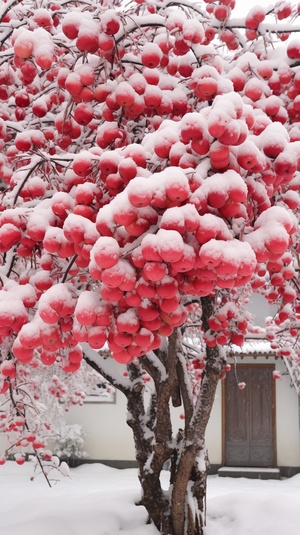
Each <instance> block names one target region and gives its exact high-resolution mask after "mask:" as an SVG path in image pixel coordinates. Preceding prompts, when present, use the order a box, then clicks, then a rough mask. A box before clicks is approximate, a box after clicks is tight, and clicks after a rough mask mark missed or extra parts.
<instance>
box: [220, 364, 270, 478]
mask: <svg viewBox="0 0 300 535" xmlns="http://www.w3.org/2000/svg"><path fill="white" fill-rule="evenodd" d="M245 356H246V355H245ZM234 366H236V368H237V373H238V368H239V367H249V366H255V367H257V368H270V371H271V370H272V371H273V370H275V365H274V364H273V363H262V364H259V363H256V362H255V363H254V362H253V363H252V362H247V363H239V362H238V363H237V364H232V365H231V367H232V368H234ZM225 381H226V379H225V380H224V381H222V394H221V395H222V465H223V466H225V459H226V429H225V427H226V399H225V396H226V383H225ZM237 388H238V386H237ZM272 419H273V425H272V432H273V451H274V468H275V467H277V434H276V433H277V428H276V385H275V380H274V379H273V378H272Z"/></svg>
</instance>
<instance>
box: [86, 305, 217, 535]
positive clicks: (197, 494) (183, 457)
mask: <svg viewBox="0 0 300 535" xmlns="http://www.w3.org/2000/svg"><path fill="white" fill-rule="evenodd" d="M201 307H202V324H203V328H204V330H205V331H206V330H207V329H208V319H209V317H210V316H212V315H213V312H214V299H213V298H211V297H203V298H201ZM177 337H178V333H177V332H176V331H175V332H174V333H173V334H172V335H171V336H170V337H169V340H168V344H167V346H166V348H163V349H161V350H159V351H158V352H156V355H154V353H153V354H150V355H146V356H144V357H142V358H141V359H139V362H140V363H139V364H136V363H134V364H130V365H129V366H128V371H129V377H130V380H131V381H130V384H131V388H128V389H126V388H124V387H123V386H122V385H118V383H117V382H116V381H113V380H112V377H109V376H108V375H107V373H105V372H103V370H101V366H95V364H94V363H92V362H90V361H89V359H87V362H88V363H89V364H90V365H92V366H93V367H94V368H96V369H97V370H98V371H99V372H100V373H102V375H104V376H105V377H106V378H107V379H109V380H111V382H113V384H114V386H116V387H117V388H119V389H120V390H121V391H122V392H123V393H124V394H125V396H126V397H127V407H128V418H127V423H128V425H129V426H130V427H131V428H132V431H133V436H134V442H135V449H136V460H137V462H138V467H139V480H140V483H141V487H142V499H141V502H140V504H141V505H144V507H145V508H146V510H147V512H148V515H149V522H152V523H153V524H154V525H155V526H156V528H157V530H158V531H159V533H160V534H161V535H202V534H203V527H204V520H205V502H206V479H207V470H208V459H207V455H206V448H205V431H206V427H207V423H208V420H209V417H210V413H211V409H212V405H213V402H214V399H215V393H216V388H217V384H218V381H219V379H220V377H221V375H222V373H223V368H224V359H223V357H222V355H221V354H220V352H219V349H218V347H214V348H211V347H207V349H206V366H205V369H204V372H203V374H202V380H201V388H200V390H199V393H198V396H197V398H196V399H195V398H193V396H192V389H191V385H190V379H189V376H188V373H187V368H186V360H185V358H184V356H183V355H182V353H181V347H180V340H179V342H178V339H177ZM143 369H144V370H146V371H147V372H148V373H149V375H150V376H151V378H152V379H153V386H151V393H150V394H149V397H150V401H149V404H148V403H145V388H144V386H145V385H144V381H143V377H142V372H143ZM171 405H173V406H175V407H179V406H182V412H184V415H185V419H184V424H183V425H184V429H179V430H178V431H177V436H175V437H174V434H173V429H172V417H171ZM165 466H168V469H169V478H170V479H169V489H168V490H164V489H163V488H162V486H161V480H160V476H161V473H162V471H163V470H164V468H165ZM164 473H165V472H164Z"/></svg>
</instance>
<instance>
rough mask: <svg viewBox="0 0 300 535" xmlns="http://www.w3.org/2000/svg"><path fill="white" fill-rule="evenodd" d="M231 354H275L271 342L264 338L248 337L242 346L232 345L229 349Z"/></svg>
mask: <svg viewBox="0 0 300 535" xmlns="http://www.w3.org/2000/svg"><path fill="white" fill-rule="evenodd" d="M229 354H230V355H231V356H237V355H243V356H246V355H249V356H253V355H255V356H266V355H268V356H269V355H274V350H273V349H272V348H271V345H270V342H269V341H268V340H266V339H264V338H251V339H247V340H246V341H245V343H244V344H243V345H242V346H236V345H234V344H233V345H232V346H231V347H230V350H229Z"/></svg>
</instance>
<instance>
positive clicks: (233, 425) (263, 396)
mask: <svg viewBox="0 0 300 535" xmlns="http://www.w3.org/2000/svg"><path fill="white" fill-rule="evenodd" d="M273 369H274V366H272V365H256V364H251V365H243V364H241V365H238V366H237V377H238V381H239V382H245V383H246V387H245V388H244V390H240V389H239V388H238V385H237V378H236V374H235V370H234V368H233V367H232V369H231V371H230V372H229V373H228V374H227V377H226V380H225V393H224V398H225V399H224V408H225V465H227V466H257V467H270V466H274V465H275V462H276V459H275V436H274V435H275V421H274V418H275V406H274V405H275V397H274V380H273V377H272V371H273Z"/></svg>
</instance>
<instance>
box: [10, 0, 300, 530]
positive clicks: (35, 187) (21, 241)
mask: <svg viewBox="0 0 300 535" xmlns="http://www.w3.org/2000/svg"><path fill="white" fill-rule="evenodd" d="M235 3H236V2H235V0H215V1H213V2H212V1H210V0H203V1H199V2H194V1H189V0H184V1H177V0H162V1H155V0H149V1H148V0H132V1H131V2H128V3H125V2H122V1H121V0H120V1H119V0H98V1H96V0H74V1H72V0H70V1H67V0H57V1H55V0H40V1H39V2H36V1H33V0H32V1H31V0H7V1H3V2H2V3H1V6H0V42H1V49H0V145H1V154H0V178H1V196H0V253H1V255H0V259H1V266H0V283H1V290H0V342H1V357H0V359H1V365H0V394H2V396H3V399H4V402H3V404H2V405H1V408H0V429H1V430H2V431H3V432H4V433H7V434H9V435H11V436H12V443H13V444H14V446H15V447H17V448H19V449H20V452H22V451H27V450H28V448H29V447H30V448H32V450H33V451H34V452H35V453H36V455H37V457H38V459H39V461H40V462H41V463H42V462H43V460H46V461H47V460H49V457H50V458H51V454H49V453H47V454H45V448H46V444H45V439H46V438H47V431H49V432H50V433H51V426H52V423H51V422H50V423H49V422H48V423H46V424H45V422H44V421H43V414H44V413H43V410H42V408H41V405H42V404H41V395H42V394H41V392H42V389H43V388H45V385H46V387H47V393H50V395H52V396H54V397H55V398H63V399H64V400H65V401H66V402H70V403H77V402H78V403H82V398H83V395H82V387H81V385H82V382H83V381H84V378H83V376H84V377H87V375H88V372H87V371H86V370H87V369H88V368H86V367H85V368H83V362H84V361H85V366H86V365H88V366H89V367H91V368H94V369H95V370H97V371H98V372H100V373H101V374H102V375H103V376H104V377H105V378H106V380H109V381H110V382H111V384H113V385H114V386H115V387H116V388H118V389H119V390H121V391H122V392H123V393H124V395H125V396H126V397H127V400H128V424H129V425H130V427H131V428H132V431H133V435H134V441H135V447H136V459H137V462H138V466H139V478H140V483H141V487H142V497H141V504H143V505H144V506H145V508H146V509H147V511H148V514H149V521H151V522H152V523H153V524H154V525H155V526H156V528H157V530H158V532H159V533H160V534H161V535H184V534H185V535H200V534H202V533H203V526H204V519H205V492H206V475H207V468H208V459H207V453H206V448H205V430H206V426H207V423H208V420H209V416H210V412H211V408H212V405H213V401H214V396H215V391H216V387H217V384H218V382H219V380H220V379H222V378H224V376H225V375H226V371H227V370H228V365H226V347H228V346H230V345H231V344H236V345H242V344H243V342H244V339H245V336H246V335H247V334H248V333H249V332H255V329H254V327H253V326H252V324H251V316H250V315H249V313H248V312H247V311H246V304H247V300H248V298H249V295H250V294H251V293H253V292H260V293H262V294H263V295H264V296H265V297H266V298H267V299H268V301H269V302H270V303H273V304H276V305H277V310H278V312H277V313H276V315H275V317H274V318H269V319H268V325H267V331H266V333H267V337H268V338H269V339H270V340H271V342H272V347H273V348H274V350H276V351H277V352H278V356H281V355H284V354H285V356H288V357H289V358H290V361H291V363H292V365H295V366H296V365H297V361H298V358H299V357H298V343H297V341H298V329H299V319H300V306H299V304H298V302H299V301H298V300H299V283H298V254H299V250H300V249H299V240H298V238H299V234H298V215H299V204H300V197H299V188H300V174H299V169H300V124H299V122H300V96H299V90H300V62H299V60H300V39H298V38H297V32H299V31H300V20H299V14H300V4H295V5H294V4H293V5H292V4H291V3H290V2H289V1H285V0H280V1H278V2H276V3H275V4H273V5H270V6H269V7H268V8H264V7H262V6H260V5H257V6H256V7H254V8H252V9H251V10H250V11H249V12H248V13H247V9H246V8H245V14H244V16H243V17H237V18H235V16H234V8H235ZM83 347H84V349H85V351H84V354H83V349H82V348H83ZM103 347H105V348H108V350H109V356H108V355H107V352H106V353H105V357H104V356H103V352H101V351H99V352H97V351H91V349H92V350H100V349H101V348H103ZM115 362H117V363H120V364H123V367H120V368H119V369H118V367H116V366H115V365H114V364H115ZM124 365H125V366H126V367H127V368H126V372H125V373H123V369H124ZM148 380H151V381H152V382H151V395H150V401H149V403H145V390H146V388H145V384H147V382H148ZM241 386H242V385H241ZM44 395H45V394H44ZM43 399H44V398H43ZM172 404H173V405H174V406H182V415H183V420H182V429H178V430H177V429H175V430H174V429H173V428H172V410H171V405H172ZM19 455H21V456H22V453H20V454H19ZM18 459H19V457H18ZM4 461H5V456H4V457H2V458H1V462H4ZM167 462H168V463H170V487H169V489H168V491H166V490H163V489H162V487H161V484H160V473H161V470H162V469H163V466H164V465H165V463H167Z"/></svg>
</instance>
